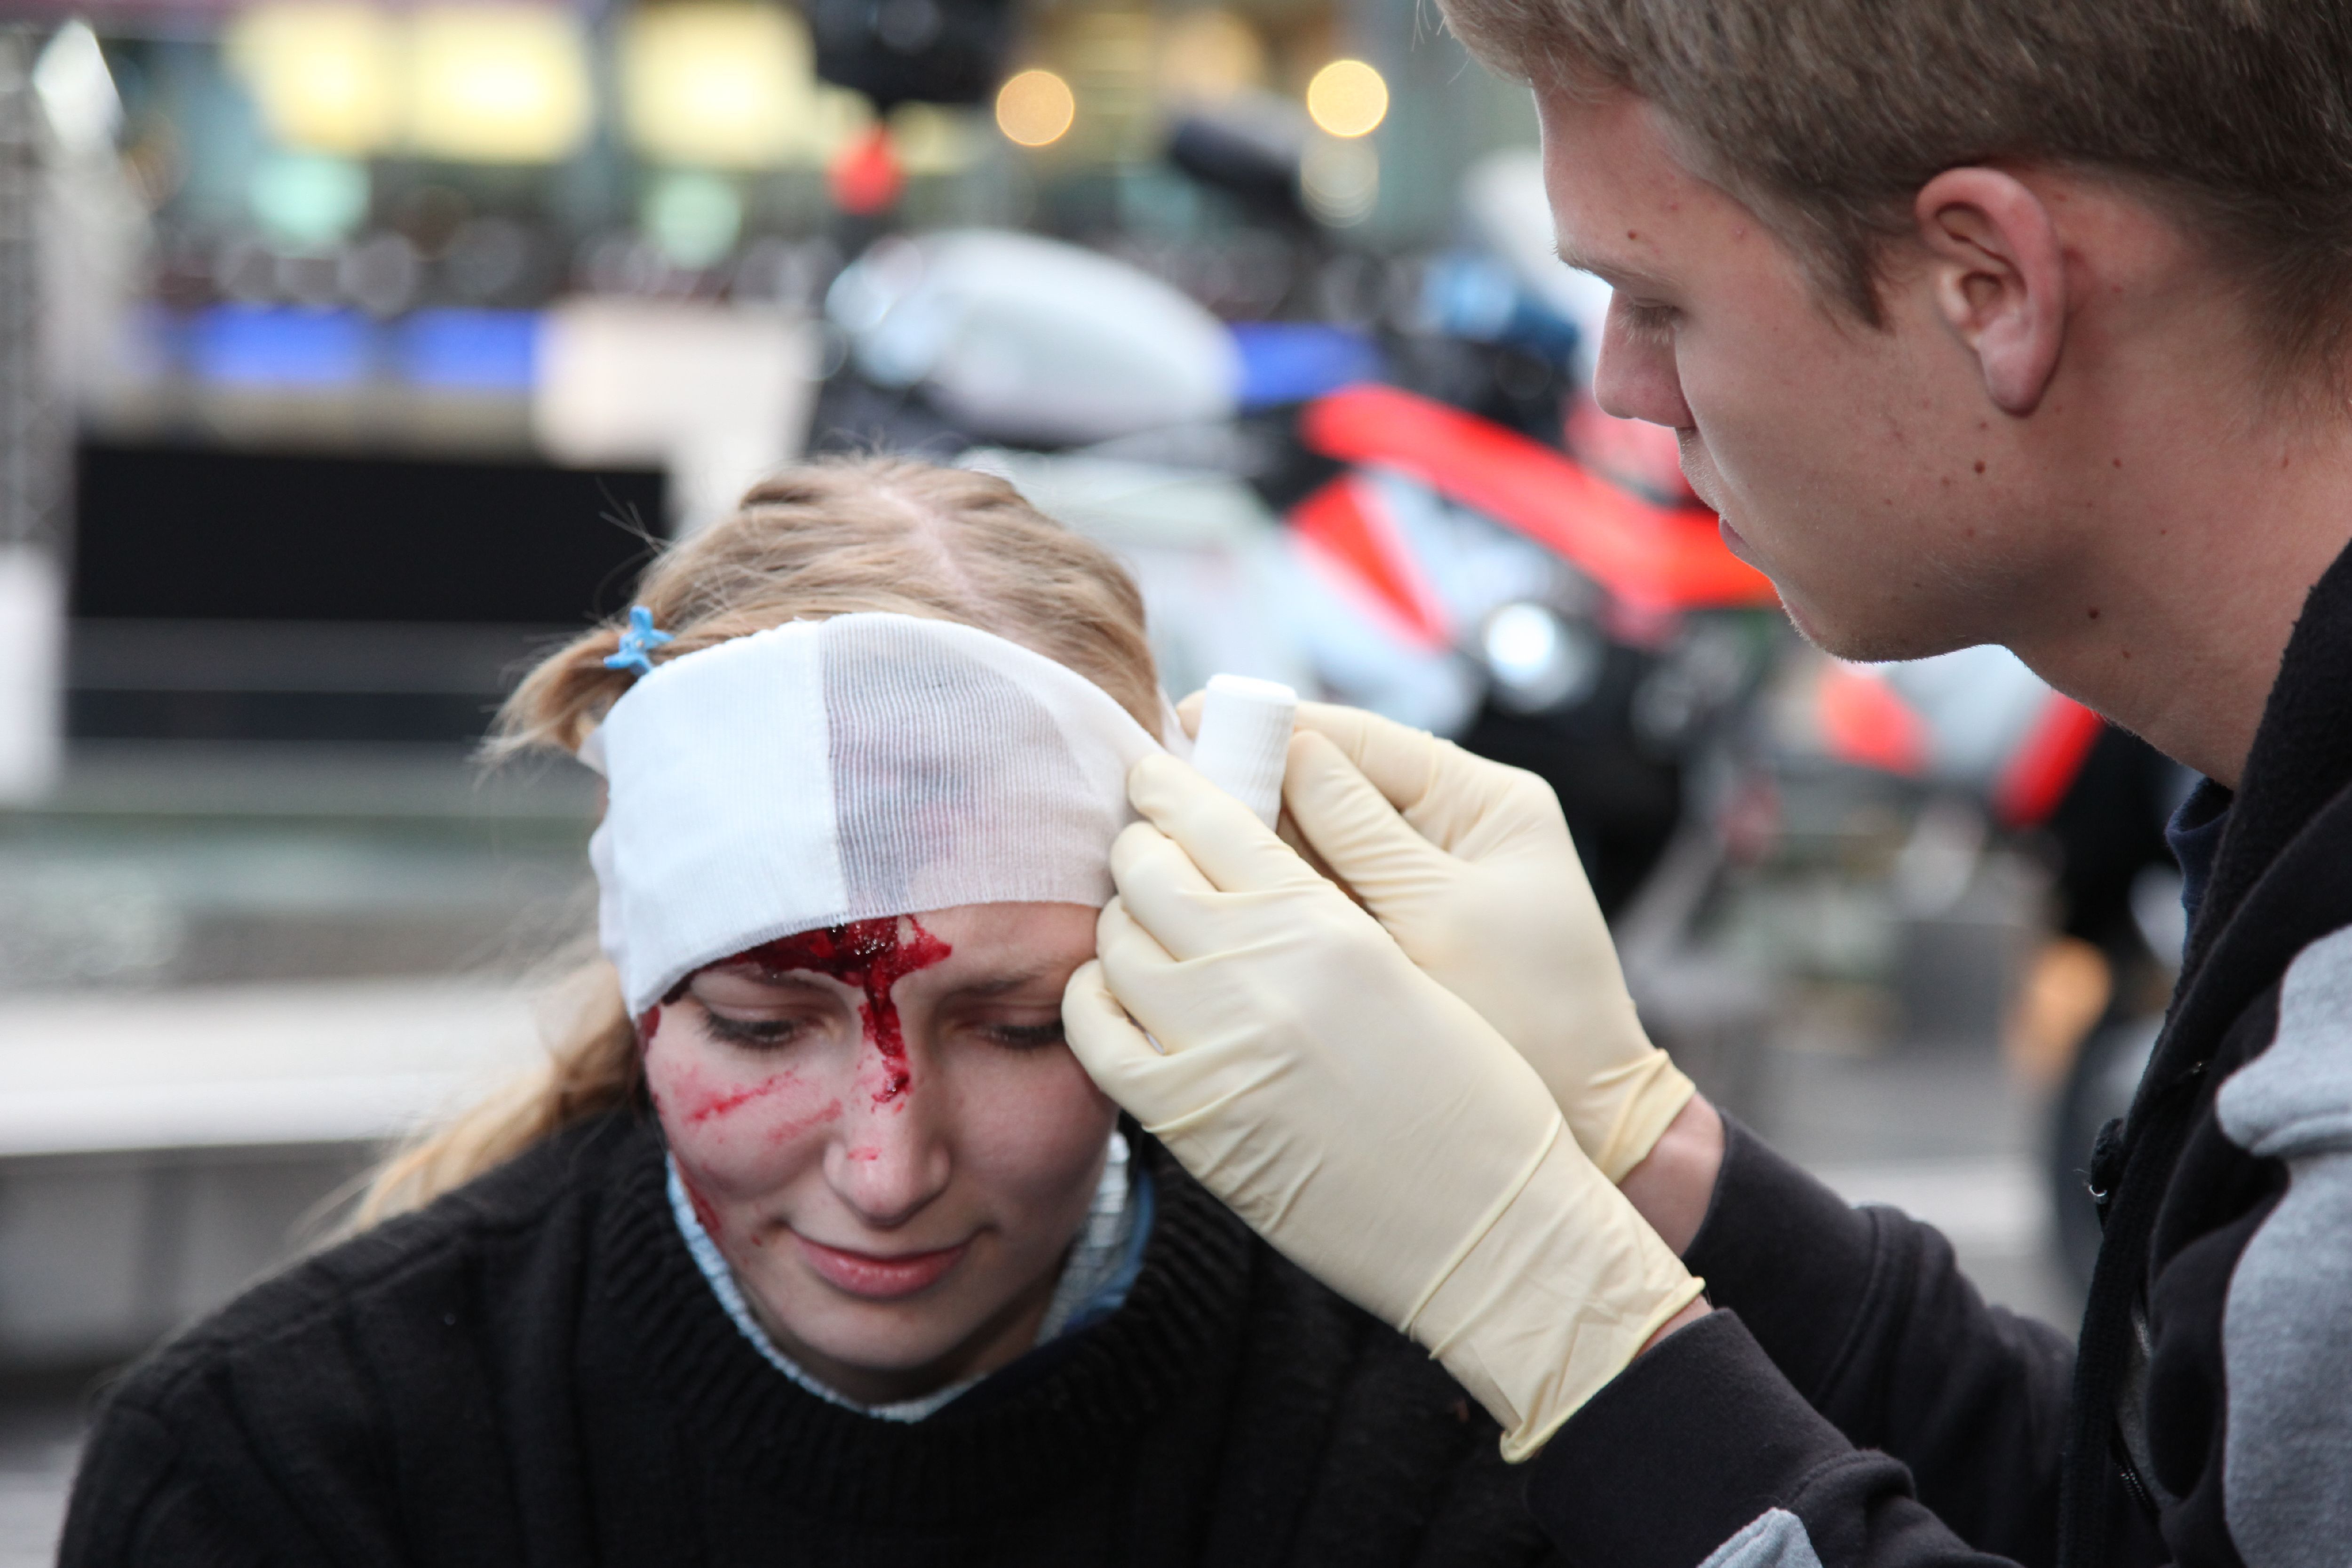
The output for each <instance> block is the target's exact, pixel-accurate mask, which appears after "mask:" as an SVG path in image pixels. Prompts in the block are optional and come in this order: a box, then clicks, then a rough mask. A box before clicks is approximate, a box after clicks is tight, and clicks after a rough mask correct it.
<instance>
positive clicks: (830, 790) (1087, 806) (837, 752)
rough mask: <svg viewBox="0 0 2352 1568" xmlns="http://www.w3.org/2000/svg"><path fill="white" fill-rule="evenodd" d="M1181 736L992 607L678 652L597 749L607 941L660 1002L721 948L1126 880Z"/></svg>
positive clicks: (627, 992) (640, 1006)
mask: <svg viewBox="0 0 2352 1568" xmlns="http://www.w3.org/2000/svg"><path fill="white" fill-rule="evenodd" d="M1159 748H1160V742H1158V741H1156V740H1155V739H1153V738H1152V736H1151V735H1150V733H1148V732H1147V731H1145V730H1144V729H1143V727H1142V726H1141V725H1139V724H1138V723H1137V722H1136V721H1134V719H1133V718H1131V717H1129V714H1128V712H1127V710H1125V709H1123V708H1121V707H1120V706H1119V705H1118V703H1117V702H1116V701H1114V700H1112V699H1111V697H1110V696H1109V694H1108V693H1107V692H1105V691H1104V690H1103V689H1101V688H1100V687H1098V686H1097V685H1095V684H1094V683H1093V682H1092V681H1089V680H1087V679H1086V678H1085V677H1084V676H1081V675H1079V674H1078V673H1076V671H1075V670H1072V669H1069V668H1066V667H1065V666H1063V665H1060V664H1057V663H1055V661H1054V660H1052V659H1050V658H1045V657H1044V656H1043V655H1040V654H1036V653H1033V652H1031V651H1030V650H1029V649H1027V648H1024V647H1020V646H1018V645H1017V644H1014V643H1011V642H1007V641H1006V640H1004V639H1003V638H1002V637H993V636H992V635H990V634H989V633H987V632H983V631H980V630H978V629H976V628H974V627H971V626H958V625H955V624H953V623H951V622H947V621H933V620H925V619H921V618H919V617H916V616H894V615H849V616H835V617H833V618H832V619H830V620H824V621H796V622H793V624H791V625H789V626H778V627H775V628H773V629H772V630H770V631H764V632H759V633H755V634H754V635H752V636H751V637H735V638H732V639H730V640H729V641H726V642H722V643H719V644H717V645H715V646H713V647H707V648H702V649H700V650H698V651H697V652H694V653H690V654H687V655H684V656H682V657H680V658H673V659H668V660H667V661H665V662H663V663H661V664H659V665H657V666H656V667H655V668H654V670H653V673H652V674H650V675H647V676H646V677H644V678H642V679H639V680H638V682H637V683H636V685H635V686H634V687H633V688H631V689H629V691H628V692H627V693H626V694H625V695H624V696H623V697H622V698H621V700H619V701H618V702H615V703H614V705H613V709H612V711H611V712H610V713H609V714H607V715H606V717H605V720H604V724H603V726H602V727H601V728H599V729H598V730H597V731H596V732H595V734H594V735H593V736H591V737H590V743H589V744H588V745H587V746H584V747H583V748H582V752H581V755H582V758H583V760H584V761H586V762H587V763H589V764H590V765H591V766H593V767H596V768H598V769H599V770H600V771H601V772H603V773H604V777H605V781H606V791H607V793H606V804H605V808H604V823H603V825H602V826H599V827H598V828H597V830H596V834H595V837H593V839H591V840H590V842H589V858H590V860H591V862H592V863H593V865H594V867H595V870H596V880H597V885H598V889H599V893H600V901H599V906H598V926H599V930H600V933H601V936H602V940H603V943H604V952H605V953H606V955H607V956H609V957H610V958H611V959H612V961H613V963H614V966H615V967H616V968H617V969H618V970H619V971H620V973H621V988H622V994H624V996H625V997H626V999H627V1002H628V1006H629V1011H630V1012H631V1013H632V1014H641V1013H643V1012H644V1011H645V1010H646V1008H647V1007H650V1006H652V1005H654V1004H655V1003H656V1002H658V1001H660V1000H661V999H662V997H663V996H664V995H665V994H667V992H668V991H669V989H670V988H671V987H672V986H674V985H676V984H677V983H678V982H679V981H681V980H683V979H685V978H686V977H687V976H688V975H690V974H692V973H694V972H695V971H696V970H698V969H700V968H702V967H703V966H704V965H705V964H709V963H716V962H718V961H719V960H720V959H723V958H728V957H731V956H732V955H734V954H736V953H739V952H744V951H746V950H748V949H751V948H753V947H757V946H759V945H760V944H761V943H762V942H772V941H774V940H776V939H777V938H779V937H785V936H792V935H794V934H796V933H798V932H801V931H814V930H816V929H818V928H819V927H823V926H831V925H845V924H847V923H848V922H850V921H859V920H871V919H874V918H876V917H877V916H884V915H897V914H909V913H915V912H918V911H920V910H937V909H946V908H949V907H950V906H953V905H958V904H986V903H1014V902H1052V903H1080V904H1088V905H1094V906H1097V907H1099V906H1100V905H1102V904H1104V903H1105V902H1107V901H1108V900H1109V898H1110V893H1111V883H1110V869H1109V867H1110V843H1111V840H1112V839H1113V838H1114V837H1117V836H1118V830H1119V829H1120V828H1121V827H1123V826H1126V825H1127V823H1128V822H1129V821H1130V820H1132V818H1133V815H1134V814H1133V811H1132V809H1131V808H1130V807H1129V805H1128V801H1127V771H1128V769H1129V767H1130V766H1132V765H1133V763H1135V762H1136V760H1137V759H1138V758H1139V757H1141V756H1143V755H1144V754H1146V753H1147V752H1152V751H1156V750H1158V749H1159Z"/></svg>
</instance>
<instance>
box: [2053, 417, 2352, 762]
mask: <svg viewBox="0 0 2352 1568" xmlns="http://www.w3.org/2000/svg"><path fill="white" fill-rule="evenodd" d="M2140 434H2141V437H2142V438H2139V439H2135V440H2133V441H2131V442H2130V443H2129V445H2130V447H2131V449H2132V452H2133V458H2132V459H2130V460H2126V461H2125V462H2123V463H2122V464H2121V466H2120V467H2109V466H2108V465H2105V464H2100V465H2096V466H2095V468H2104V469H2105V472H2097V473H2095V479H2094V485H2093V493H2089V494H2085V495H2084V496H2082V497H2080V498H2079V504H2082V505H2084V506H2086V507H2092V508H2095V509H2097V510H2100V511H2103V512H2105V514H2106V521H2107V522H2108V524H2109V526H2107V527H2106V528H2105V529H2104V530H2102V531H2099V533H2098V534H2097V535H2096V538H2097V541H2098V542H2097V543H2095V544H2094V545H2091V546H2088V547H2086V548H2085V549H2084V551H2083V552H2081V558H2080V559H2079V561H2078V562H2077V563H2076V566H2077V570H2074V571H2072V572H2069V573H2065V574H2061V583H2060V585H2059V586H2058V587H2056V588H2054V589H2053V591H2052V592H2051V593H2050V594H2049V595H2046V596H2045V597H2044V598H2043V600H2042V603H2040V604H2038V605H2035V606H2034V609H2035V614H2034V615H2033V616H2032V621H2033V625H2032V628H2031V629H2030V630H2027V631H2026V632H2025V633H2024V635H2021V636H2019V637H2016V638H2014V639H2013V640H2012V641H2011V647H2013V648H2014V650H2015V651H2016V652H2017V654H2018V655H2019V657H2021V658H2023V659H2024V660H2025V662H2026V663H2027V664H2029V665H2031V666H2032V668H2034V670H2035V671H2036V672H2037V673H2039V674H2040V675H2041V676H2042V679H2045V680H2048V681H2049V682H2050V683H2051V684H2052V685H2053V686H2055V687H2057V688H2058V689H2060V690H2062V691H2064V692H2066V693H2068V694H2069V695H2071V696H2074V697H2075V698H2078V699H2080V700H2082V701H2084V702H2085V703H2087V704H2089V705H2090V706H2091V707H2093V708H2095V709H2097V710H2099V711H2100V712H2101V713H2104V714H2105V715H2106V716H2107V717H2109V718H2110V719H2113V720H2114V721H2116V722H2117V723H2119V724H2121V725H2123V726H2125V727H2126V729H2129V730H2131V731H2134V732H2135V733H2137V734H2138V735H2140V736H2141V737H2143V738H2144V739H2146V740H2147V742H2149V743H2150V744H2152V745H2154V746H2155V747H2156V748H2157V749H2158V750H2159V751H2161V752H2165V753H2166V754H2167V755H2168V756H2171V757H2173V758H2176V759H2178V760H2179V761H2180V762H2182V763H2186V764H2187V765H2189V767H2191V768H2194V769H2196V770H2197V771H2198V772H2199V773H2204V774H2205V775H2207V776H2208V777H2210V778H2212V779H2215V780H2218V781H2219V782H2221V784H2226V785H2229V786H2230V787H2231V788H2235V787H2236V786H2237V784H2238V782H2239V780H2240V777H2241V776H2242V773H2243V772H2244V769H2245V763H2246V756H2247V753H2248V752H2250V751H2251V750H2252V746H2253V740H2254V731H2255V728H2256V727H2257V725H2258V724H2259V723H2260V722H2261V720H2262V714H2263V705H2264V703H2265V702H2266V701H2267V700H2268V698H2269V696H2270V690H2271V687H2272V685H2273V683H2274V682H2275V681H2276V679H2278V671H2279V662H2280V659H2281V658H2282V657H2283V656H2284V653H2285V651H2286V645H2287V638H2288V637H2289V636H2290V635H2291V634H2292V633H2293V631H2294V623H2295V618H2296V617H2297V616H2299V615H2300V614H2301V613H2302V610H2303V604H2304V599H2305V595H2307V594H2308V593H2309V592H2310V590H2311V586H2312V584H2314V583H2316V582H2317V581H2318V580H2319V578H2320V577H2321V575H2322V574H2325V573H2326V570H2327V568H2328V566H2329V565H2330V564H2331V563H2333V562H2334V561H2335V559H2336V556H2337V555H2338V554H2339V553H2341V552H2343V550H2344V549H2345V547H2346V544H2347V542H2352V419H2347V418H2343V417H2336V418H2332V419H2329V420H2326V421H2325V422H2320V421H2315V420H2304V421H2297V422H2287V421H2282V422H2280V423H2278V424H2274V425H2265V426H2259V427H2250V426H2245V425H2242V424H2238V423H2237V422H2236V421H2234V420H2231V421H2228V422H2225V423H2224V424H2222V425H2221V426H2217V427H2214V428H2211V429H2209V430H2206V431H2203V432H2201V433H2192V432H2190V431H2189V430H2185V429H2184V430H2179V431H2175V432H2173V433H2172V437H2173V438H2171V439H2168V440H2167V439H2155V440H2151V439H2147V438H2145V437H2146V436H2147V432H2142V433H2140ZM2135 468H2137V472H2135Z"/></svg>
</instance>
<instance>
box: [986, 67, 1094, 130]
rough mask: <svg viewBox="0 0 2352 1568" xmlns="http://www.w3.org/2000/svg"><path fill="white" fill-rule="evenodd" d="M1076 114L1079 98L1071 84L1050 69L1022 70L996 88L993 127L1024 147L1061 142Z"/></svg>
mask: <svg viewBox="0 0 2352 1568" xmlns="http://www.w3.org/2000/svg"><path fill="white" fill-rule="evenodd" d="M1077 117H1078V100H1077V99H1076V98H1075V97H1074V96H1072V94H1071V92H1070V84H1069V83H1068V82H1066V81H1064V80H1063V79H1061V78H1060V77H1058V76H1055V74H1054V73H1053V72H1052V71H1049V70H1043V69H1032V70H1025V71H1022V72H1019V73H1017V74H1016V75H1014V76H1013V78H1012V79H1009V80H1008V81H1006V82H1005V84H1004V85H1003V87H1002V88H1000V89H997V94H996V128H997V129H998V130H1000V131H1002V132H1004V134H1005V135H1006V137H1008V138H1009V139H1011V140H1012V141H1014V142H1019V143H1020V144H1021V145H1022V146H1024V147H1045V146H1050V145H1051V144H1052V143H1054V142H1058V141H1060V140H1061V139H1062V138H1063V136H1065V135H1066V134H1067V133H1068V132H1069V129H1070V125H1071V122H1072V121H1075V120H1076V119H1077Z"/></svg>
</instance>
